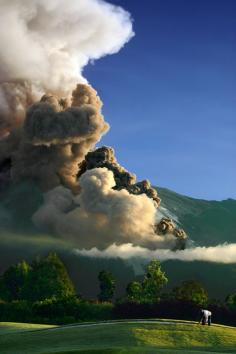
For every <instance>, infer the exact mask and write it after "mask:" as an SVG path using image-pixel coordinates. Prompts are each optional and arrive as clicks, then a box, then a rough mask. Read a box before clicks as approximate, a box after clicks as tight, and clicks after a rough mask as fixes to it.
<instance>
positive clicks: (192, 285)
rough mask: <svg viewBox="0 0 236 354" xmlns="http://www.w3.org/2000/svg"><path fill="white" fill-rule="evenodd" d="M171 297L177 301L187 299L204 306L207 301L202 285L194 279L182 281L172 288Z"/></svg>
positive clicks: (206, 294)
mask: <svg viewBox="0 0 236 354" xmlns="http://www.w3.org/2000/svg"><path fill="white" fill-rule="evenodd" d="M173 297H174V298H175V299H176V300H179V301H189V302H193V303H194V304H196V305H200V306H205V305H207V303H208V293H207V291H206V289H205V288H204V287H203V285H202V284H201V283H199V282H197V281H195V280H187V281H183V282H182V284H181V285H180V286H178V287H176V288H174V289H173Z"/></svg>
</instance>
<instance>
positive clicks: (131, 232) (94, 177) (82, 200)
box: [33, 168, 176, 249]
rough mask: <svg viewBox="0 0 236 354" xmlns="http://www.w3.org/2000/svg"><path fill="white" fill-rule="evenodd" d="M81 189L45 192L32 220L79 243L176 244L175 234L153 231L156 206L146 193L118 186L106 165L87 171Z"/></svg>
mask: <svg viewBox="0 0 236 354" xmlns="http://www.w3.org/2000/svg"><path fill="white" fill-rule="evenodd" d="M79 184H80V187H81V193H80V194H79V195H77V196H73V195H72V193H71V192H70V191H69V190H68V189H66V188H63V187H57V188H55V189H53V190H52V191H49V192H48V193H47V194H45V201H44V204H43V206H42V207H41V208H40V209H39V210H38V211H37V212H36V213H35V214H34V216H33V221H34V222H35V223H36V225H38V226H39V227H40V228H45V229H47V230H50V231H51V232H55V233H56V234H59V235H61V236H63V235H67V237H69V238H71V239H73V240H76V245H77V246H79V247H86V248H90V247H94V246H97V247H98V248H100V249H101V248H105V247H107V246H110V245H111V244H114V243H116V244H118V245H119V244H124V243H128V242H131V243H132V244H134V245H142V246H144V247H148V248H152V249H155V248H166V247H168V248H169V247H171V248H174V247H175V246H176V237H175V236H174V235H171V234H170V235H168V237H164V236H158V235H156V234H155V232H154V228H153V225H154V223H155V214H156V208H155V205H154V203H153V201H152V200H151V199H150V198H148V197H147V196H146V195H145V194H141V195H132V194H130V193H129V192H128V191H127V190H126V189H122V190H119V191H117V190H115V189H113V188H114V187H115V180H114V176H113V173H112V172H111V171H109V170H108V169H107V168H95V169H91V170H88V171H86V172H85V173H84V174H83V175H82V176H81V177H80V179H79Z"/></svg>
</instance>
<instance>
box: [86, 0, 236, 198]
mask: <svg viewBox="0 0 236 354" xmlns="http://www.w3.org/2000/svg"><path fill="white" fill-rule="evenodd" d="M111 2H112V3H113V4H116V5H120V6H122V7H124V8H125V9H126V10H128V11H129V12H130V13H131V14H132V17H133V20H134V31H135V33H136V35H135V37H134V38H133V39H132V40H131V41H130V42H129V43H128V44H127V45H126V46H125V47H124V48H123V49H122V50H121V51H120V52H119V53H118V54H115V55H111V56H107V57H105V58H103V59H100V60H98V61H96V62H95V64H94V65H93V64H90V65H88V66H87V67H86V69H85V71H84V75H85V77H86V78H87V79H88V80H89V82H90V83H91V84H92V85H93V86H94V87H95V88H96V89H97V90H98V92H99V94H100V96H101V98H102V100H103V102H104V108H103V113H104V115H105V118H106V120H107V121H108V122H109V123H110V125H111V130H110V131H109V133H108V134H107V135H106V136H105V137H104V138H103V139H102V141H101V143H100V145H103V144H104V145H109V146H113V147H114V149H115V151H116V156H117V159H118V161H119V162H120V163H121V164H122V165H123V166H124V167H126V168H127V169H128V170H130V171H132V172H134V173H135V174H136V175H137V177H138V179H139V180H141V179H145V178H148V179H149V180H150V181H151V183H152V184H153V185H157V186H162V187H166V188H169V189H172V190H174V191H176V192H178V193H182V194H185V195H189V196H193V197H196V198H204V199H226V198H236V188H235V185H236V167H235V166H236V165H235V157H236V70H235V69H236V1H234V0H146V1H142V0H140V1H139V0H113V1H111Z"/></svg>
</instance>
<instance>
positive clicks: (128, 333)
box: [0, 320, 236, 354]
mask: <svg viewBox="0 0 236 354" xmlns="http://www.w3.org/2000/svg"><path fill="white" fill-rule="evenodd" d="M168 322H169V320H168ZM0 353H1V354H53V353H57V354H79V353H80V354H81V353H84V354H85V353H86V354H132V353H138V354H146V353H148V354H150V353H163V354H164V353H165V354H167V353H168V354H173V353H185V354H192V353H201V354H204V353H236V328H233V327H226V326H218V325H213V326H211V327H208V326H201V325H198V324H196V323H193V322H179V321H171V323H170V324H167V323H165V322H163V323H158V322H157V323H153V322H152V321H150V322H143V323H142V322H133V321H122V322H111V323H108V324H106V323H95V324H87V325H86V324H78V325H72V326H47V325H32V324H23V323H0Z"/></svg>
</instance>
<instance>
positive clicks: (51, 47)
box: [0, 0, 186, 249]
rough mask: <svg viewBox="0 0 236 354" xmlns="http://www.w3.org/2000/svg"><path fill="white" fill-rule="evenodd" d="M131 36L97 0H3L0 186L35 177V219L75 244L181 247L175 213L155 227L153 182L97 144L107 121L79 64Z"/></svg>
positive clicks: (121, 17) (127, 22)
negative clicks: (39, 196)
mask: <svg viewBox="0 0 236 354" xmlns="http://www.w3.org/2000/svg"><path fill="white" fill-rule="evenodd" d="M132 36H133V31H132V20H131V18H130V15H129V13H127V12H126V11H125V10H123V9H122V8H120V7H117V6H114V5H111V4H110V3H107V2H105V1H103V0H69V1H67V0H24V1H22V0H11V1H9V0H1V1H0V182H1V186H0V190H3V189H4V188H5V187H6V186H9V185H10V187H11V184H15V185H17V182H22V181H30V183H33V184H37V187H39V189H40V191H41V192H43V193H44V203H43V205H41V207H40V208H39V209H38V210H37V211H36V213H34V215H33V221H34V223H35V224H36V225H37V226H38V227H39V228H42V229H44V230H46V231H47V232H48V231H51V232H53V233H54V234H56V235H60V236H61V237H63V238H70V239H71V240H73V241H75V244H76V245H77V246H81V247H92V246H97V247H98V248H104V247H107V246H110V245H112V244H113V243H116V244H117V245H120V244H123V243H127V242H131V243H132V244H133V245H139V246H143V247H148V248H151V249H155V248H163V247H168V248H169V247H170V248H171V249H173V248H184V246H185V241H186V235H185V233H184V232H182V233H181V232H180V231H178V230H177V229H176V227H175V225H173V224H172V222H171V220H162V221H161V222H162V224H161V223H160V222H159V223H158V225H157V226H155V224H156V223H157V218H156V217H157V208H158V207H159V204H160V199H159V197H158V195H157V192H156V190H155V189H153V188H152V187H151V185H150V183H149V182H148V181H146V180H144V181H141V182H136V177H135V175H133V174H131V173H130V172H128V171H127V170H126V169H124V168H123V167H122V166H120V165H119V164H118V163H117V161H116V159H115V156H114V151H113V149H111V148H108V147H101V148H98V149H95V145H96V143H97V142H98V141H99V140H100V139H101V137H102V135H103V134H104V133H106V131H107V130H108V129H109V126H108V124H107V123H106V122H105V121H104V118H103V116H102V113H101V107H102V102H101V100H100V99H99V97H98V96H97V93H96V91H95V90H94V89H93V88H92V87H91V86H89V85H87V84H85V83H86V80H85V79H84V78H83V76H82V70H83V67H84V66H85V65H86V64H87V63H88V62H89V61H90V60H95V59H98V58H100V57H102V56H104V55H106V54H112V53H115V52H117V51H118V50H119V49H120V48H121V47H122V46H123V45H124V44H125V43H126V42H127V41H129V39H130V38H131V37H132ZM19 39H20V40H19ZM77 83H79V84H78V85H77V86H76V84H77ZM75 87H76V88H75ZM74 88H75V89H74ZM71 92H72V94H71ZM25 183H26V182H25ZM41 192H40V193H41ZM27 197H28V196H27ZM159 221H160V220H159Z"/></svg>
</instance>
